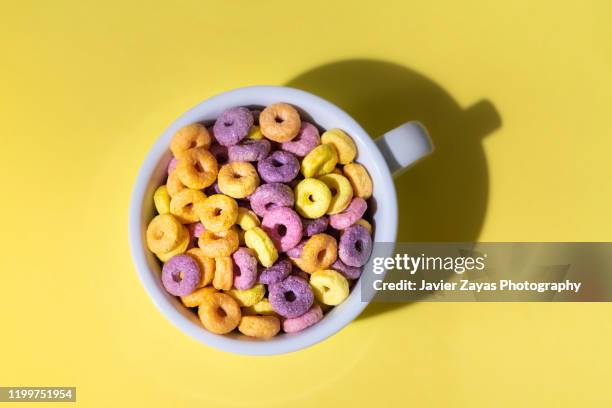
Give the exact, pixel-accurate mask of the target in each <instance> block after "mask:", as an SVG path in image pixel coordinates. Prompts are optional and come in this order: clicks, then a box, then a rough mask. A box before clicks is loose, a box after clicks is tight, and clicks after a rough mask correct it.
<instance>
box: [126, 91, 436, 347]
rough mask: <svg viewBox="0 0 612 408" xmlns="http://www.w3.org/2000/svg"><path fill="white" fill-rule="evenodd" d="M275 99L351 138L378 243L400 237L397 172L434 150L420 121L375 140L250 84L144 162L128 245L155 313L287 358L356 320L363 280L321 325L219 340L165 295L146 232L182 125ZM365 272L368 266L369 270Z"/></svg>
mask: <svg viewBox="0 0 612 408" xmlns="http://www.w3.org/2000/svg"><path fill="white" fill-rule="evenodd" d="M275 102H287V103H289V104H291V105H293V106H295V107H297V108H298V109H299V110H301V111H302V112H304V113H306V114H307V116H309V117H310V118H312V120H313V121H314V122H315V123H316V124H317V125H318V126H320V127H322V128H323V129H331V128H340V129H343V130H344V131H345V132H346V133H347V134H349V135H350V136H351V137H352V138H353V140H354V141H355V144H356V145H357V148H358V150H359V152H358V156H357V159H356V160H357V161H358V162H359V163H361V164H363V165H364V166H365V167H366V168H367V170H368V172H369V173H370V176H371V178H372V182H373V185H374V191H373V196H372V197H373V198H372V199H373V201H374V202H375V205H376V211H375V212H374V215H373V224H374V226H375V228H374V237H373V238H374V242H395V240H396V235H397V225H398V209H397V195H396V191H395V186H394V185H393V175H397V174H399V173H400V172H401V171H403V170H404V169H405V168H406V167H408V166H409V165H411V164H413V163H414V162H416V161H417V160H419V159H420V158H422V157H424V156H426V155H428V154H429V153H431V152H432V151H433V146H432V143H431V141H430V139H429V136H428V135H427V132H426V130H425V129H424V128H423V127H422V126H421V125H420V124H419V123H418V122H407V123H405V124H403V125H401V126H399V127H397V128H395V129H393V130H391V131H389V132H387V133H385V134H384V135H382V136H381V137H379V138H378V139H376V141H374V140H372V138H370V136H369V135H368V134H367V133H366V132H365V130H363V128H362V127H361V126H360V125H359V124H358V123H357V122H356V121H355V120H354V119H353V118H352V117H351V116H349V115H348V114H347V113H346V112H344V111H343V110H342V109H340V108H338V107H337V106H336V105H334V104H332V103H331V102H328V101H326V100H324V99H322V98H320V97H318V96H315V95H313V94H311V93H308V92H305V91H301V90H298V89H293V88H288V87H282V86H253V87H246V88H240V89H235V90H231V91H228V92H224V93H222V94H219V95H217V96H214V97H212V98H209V99H207V100H205V101H203V102H202V103H200V104H199V105H197V106H195V107H194V108H192V109H191V110H189V111H187V112H186V113H184V114H183V115H182V116H180V117H179V118H178V119H177V120H176V121H175V122H174V123H172V125H170V127H168V128H167V129H166V130H165V131H164V133H163V134H162V135H161V137H160V138H159V139H158V140H157V142H156V143H155V144H154V145H153V147H152V148H151V150H150V151H149V153H148V154H147V156H146V157H145V160H144V162H143V164H142V166H141V168H140V170H139V172H138V177H137V179H136V184H135V186H134V190H133V193H132V200H131V204H130V209H129V241H130V247H131V251H132V257H133V259H134V263H135V265H136V270H137V272H138V275H139V277H140V280H141V282H142V285H143V286H144V288H145V290H146V291H147V293H148V294H149V296H150V297H151V299H153V302H154V303H155V305H156V306H157V308H158V309H159V310H160V311H161V312H162V314H163V315H164V316H166V318H168V319H169V320H170V321H171V322H172V323H173V324H174V325H175V326H176V327H178V328H179V329H180V330H182V331H183V332H185V333H187V334H188V335H190V336H191V337H193V338H195V339H197V340H198V341H201V342H202V343H204V344H207V345H209V346H212V347H215V348H217V349H221V350H224V351H227V352H232V353H238V354H248V355H271V354H282V353H288V352H291V351H296V350H300V349H303V348H306V347H308V346H311V345H313V344H316V343H318V342H320V341H322V340H324V339H325V338H327V337H329V336H331V335H332V334H334V333H336V332H337V331H339V330H340V329H342V328H343V327H344V326H346V325H347V324H349V323H350V322H351V321H353V320H354V319H355V318H356V317H357V316H358V315H359V314H360V313H361V312H362V311H363V309H364V308H365V307H366V306H367V305H368V303H369V301H370V300H371V299H362V298H361V282H360V281H358V282H357V284H356V285H355V287H354V288H353V290H352V291H351V293H350V295H349V297H348V298H347V299H346V300H345V301H344V302H343V303H342V304H340V305H338V306H336V307H334V308H333V309H332V310H331V311H330V312H329V313H327V314H326V315H325V316H324V318H323V319H322V320H321V321H319V322H318V323H317V324H315V325H313V326H311V327H309V328H307V329H305V330H303V331H302V332H299V333H294V334H279V335H278V336H276V337H273V338H271V339H268V340H255V339H251V338H248V337H246V336H243V335H241V334H239V333H231V334H227V335H218V334H214V333H211V332H209V331H207V330H206V329H204V327H203V326H202V324H201V323H200V321H199V319H198V316H197V315H196V314H195V313H193V311H191V310H189V309H187V308H186V307H184V306H183V305H182V303H181V302H180V300H179V299H177V298H176V297H174V296H172V295H170V294H168V293H167V292H166V291H165V290H164V287H163V286H162V283H161V279H160V274H161V268H160V264H159V262H158V260H157V259H156V257H155V255H153V253H151V252H150V251H149V250H148V249H147V245H146V241H145V231H146V227H147V225H148V223H149V221H150V220H151V219H152V218H153V216H154V214H155V208H154V205H153V192H154V191H155V189H156V188H157V187H158V186H159V185H161V184H162V183H163V180H164V178H165V177H166V169H167V165H168V162H169V161H170V158H171V153H170V151H169V149H168V147H169V145H170V139H171V138H172V136H173V135H174V133H175V132H176V131H177V130H178V129H179V128H181V127H183V126H185V125H188V124H190V123H194V122H207V121H208V122H210V121H213V120H214V119H215V118H216V117H218V116H219V114H221V112H223V111H224V110H226V109H228V108H231V107H236V106H257V105H258V106H267V105H270V104H272V103H275ZM388 247H390V246H388ZM389 252H391V249H389ZM390 255H392V254H391V253H389V254H381V256H390ZM370 262H371V261H370ZM368 267H371V266H370V265H369V264H368V265H366V266H364V268H368Z"/></svg>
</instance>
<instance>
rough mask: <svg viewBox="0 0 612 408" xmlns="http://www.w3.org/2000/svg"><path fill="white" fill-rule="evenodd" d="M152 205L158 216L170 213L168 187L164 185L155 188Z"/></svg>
mask: <svg viewBox="0 0 612 408" xmlns="http://www.w3.org/2000/svg"><path fill="white" fill-rule="evenodd" d="M153 203H154V204H155V209H156V210H157V213H158V214H168V213H169V212H170V194H168V187H166V185H165V184H164V185H163V186H159V187H157V190H155V193H153Z"/></svg>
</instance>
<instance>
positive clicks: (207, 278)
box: [187, 248, 215, 288]
mask: <svg viewBox="0 0 612 408" xmlns="http://www.w3.org/2000/svg"><path fill="white" fill-rule="evenodd" d="M187 255H190V256H191V257H192V258H193V259H195V261H196V263H197V264H198V266H199V267H200V275H202V279H201V280H200V283H199V284H198V288H201V287H204V286H207V285H210V283H211V282H212V281H213V278H214V276H215V260H214V258H209V257H207V256H204V252H202V250H201V249H200V248H191V249H190V250H188V251H187Z"/></svg>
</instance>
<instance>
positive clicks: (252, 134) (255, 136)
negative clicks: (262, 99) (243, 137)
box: [247, 114, 263, 140]
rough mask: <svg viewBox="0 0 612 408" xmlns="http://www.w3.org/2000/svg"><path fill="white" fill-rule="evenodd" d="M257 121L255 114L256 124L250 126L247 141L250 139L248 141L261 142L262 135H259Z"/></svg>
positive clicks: (259, 130)
mask: <svg viewBox="0 0 612 408" xmlns="http://www.w3.org/2000/svg"><path fill="white" fill-rule="evenodd" d="M258 121H259V114H257V119H256V124H255V125H253V126H251V130H250V131H249V135H248V136H247V139H250V140H262V139H263V133H261V129H260V128H259V126H258V125H257V123H259V122H258Z"/></svg>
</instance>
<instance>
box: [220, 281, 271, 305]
mask: <svg viewBox="0 0 612 408" xmlns="http://www.w3.org/2000/svg"><path fill="white" fill-rule="evenodd" d="M225 293H227V294H228V295H230V296H231V297H232V298H234V300H235V301H236V302H238V304H239V305H240V306H242V307H248V306H253V305H254V304H256V303H258V302H259V301H260V300H261V299H263V297H264V295H265V294H266V287H265V286H264V285H262V284H261V283H258V284H257V285H255V286H253V287H252V288H249V289H245V290H239V289H230V290H226V291H225Z"/></svg>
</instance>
